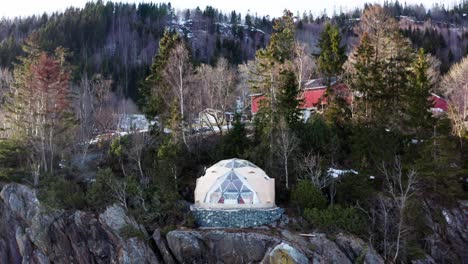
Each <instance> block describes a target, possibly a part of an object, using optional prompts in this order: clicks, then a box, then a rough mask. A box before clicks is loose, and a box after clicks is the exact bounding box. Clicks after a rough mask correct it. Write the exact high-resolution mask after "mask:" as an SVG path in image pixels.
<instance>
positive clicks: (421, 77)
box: [405, 49, 434, 136]
mask: <svg viewBox="0 0 468 264" xmlns="http://www.w3.org/2000/svg"><path fill="white" fill-rule="evenodd" d="M428 69H429V63H428V61H427V58H426V54H425V53H424V50H423V49H419V52H418V56H417V58H416V60H415V61H414V62H413V64H412V65H411V74H410V76H409V83H410V86H411V87H410V89H409V91H408V94H407V97H406V98H405V99H406V102H407V104H408V105H407V115H408V124H407V126H408V127H410V128H413V131H414V132H415V133H416V135H418V136H422V133H423V132H429V133H430V131H431V128H432V126H433V125H434V120H433V118H432V114H431V112H430V111H429V109H430V108H431V107H432V106H433V102H432V100H429V98H430V96H431V93H430V91H431V79H430V77H429V76H428V74H427V71H428Z"/></svg>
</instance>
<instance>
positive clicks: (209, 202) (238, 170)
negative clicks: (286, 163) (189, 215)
mask: <svg viewBox="0 0 468 264" xmlns="http://www.w3.org/2000/svg"><path fill="white" fill-rule="evenodd" d="M195 203H198V204H199V205H203V206H204V207H213V208H236V207H239V208H245V207H249V206H250V207H270V206H273V205H274V179H271V178H270V177H268V175H266V173H265V172H264V171H263V170H262V169H260V168H259V167H257V166H256V165H255V164H253V163H252V162H250V161H247V160H242V159H227V160H222V161H219V162H218V163H216V164H214V165H213V166H211V167H209V168H208V169H206V171H205V175H204V176H202V177H200V178H198V179H197V187H196V189H195Z"/></svg>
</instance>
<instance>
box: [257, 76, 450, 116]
mask: <svg viewBox="0 0 468 264" xmlns="http://www.w3.org/2000/svg"><path fill="white" fill-rule="evenodd" d="M331 85H332V89H333V93H334V95H335V96H340V97H341V98H345V99H346V101H348V103H349V104H351V103H352V92H351V90H350V89H349V87H348V86H346V85H345V84H342V83H340V84H336V81H335V80H332V83H331ZM326 90H327V86H326V85H325V79H314V80H310V81H308V82H306V83H305V84H304V89H303V93H302V100H303V101H302V105H301V106H300V109H302V110H303V114H304V118H305V119H308V118H309V116H310V114H311V113H312V112H314V111H322V110H323V108H324V107H325V106H326V104H327V98H326V96H325V92H326ZM264 98H265V96H264V95H263V94H261V93H259V94H251V95H250V100H251V109H252V115H255V114H256V113H257V112H258V111H259V110H260V102H261V101H262V100H263V99H264ZM429 99H432V100H433V101H434V106H433V107H432V108H431V111H432V112H433V113H434V114H435V113H444V112H446V111H447V109H448V103H447V101H446V100H445V99H443V98H442V97H440V96H438V95H436V94H434V93H433V94H431V97H430V98H429Z"/></svg>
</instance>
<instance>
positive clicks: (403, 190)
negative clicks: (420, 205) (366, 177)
mask: <svg viewBox="0 0 468 264" xmlns="http://www.w3.org/2000/svg"><path fill="white" fill-rule="evenodd" d="M381 171H382V174H383V175H384V176H385V185H386V189H387V193H388V194H389V195H390V197H391V199H392V201H393V202H394V204H395V207H396V208H395V209H396V211H397V212H396V215H397V217H396V223H395V226H396V231H395V237H396V239H395V252H394V253H393V257H392V262H393V263H396V261H397V259H398V256H399V254H400V251H401V246H402V240H403V239H404V235H405V234H406V233H407V229H406V226H407V223H405V221H404V220H405V217H404V216H405V213H406V208H407V205H408V201H409V200H410V198H411V197H412V196H413V195H414V194H415V185H416V183H417V177H416V175H417V172H416V170H414V169H411V170H409V171H408V172H407V173H405V172H404V171H403V166H402V164H401V161H400V158H399V157H396V158H395V161H394V163H393V164H392V165H391V166H386V165H385V164H383V165H382V167H381ZM384 209H385V208H384ZM385 213H387V212H386V209H385ZM386 221H387V219H386ZM386 224H387V223H386ZM385 230H386V231H387V227H386V228H385ZM384 239H385V241H386V240H387V236H385V238H384Z"/></svg>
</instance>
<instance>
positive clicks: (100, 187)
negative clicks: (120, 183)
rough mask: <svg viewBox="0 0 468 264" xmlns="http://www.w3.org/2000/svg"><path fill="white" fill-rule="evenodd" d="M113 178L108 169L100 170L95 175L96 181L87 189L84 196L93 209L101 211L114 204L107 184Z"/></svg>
mask: <svg viewBox="0 0 468 264" xmlns="http://www.w3.org/2000/svg"><path fill="white" fill-rule="evenodd" d="M113 177H114V174H113V173H112V170H111V169H109V168H106V169H100V170H99V171H98V172H97V174H96V180H95V181H94V182H93V183H92V184H91V186H90V187H89V188H88V192H87V195H86V200H87V203H88V205H89V206H90V207H92V208H95V209H103V208H105V207H106V206H108V205H110V204H112V203H113V202H115V199H114V198H113V197H112V195H111V194H110V190H109V187H108V185H107V183H108V182H109V181H110V180H111V179H112V178H113Z"/></svg>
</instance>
